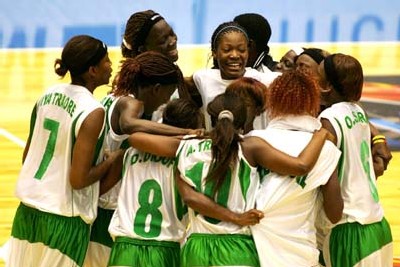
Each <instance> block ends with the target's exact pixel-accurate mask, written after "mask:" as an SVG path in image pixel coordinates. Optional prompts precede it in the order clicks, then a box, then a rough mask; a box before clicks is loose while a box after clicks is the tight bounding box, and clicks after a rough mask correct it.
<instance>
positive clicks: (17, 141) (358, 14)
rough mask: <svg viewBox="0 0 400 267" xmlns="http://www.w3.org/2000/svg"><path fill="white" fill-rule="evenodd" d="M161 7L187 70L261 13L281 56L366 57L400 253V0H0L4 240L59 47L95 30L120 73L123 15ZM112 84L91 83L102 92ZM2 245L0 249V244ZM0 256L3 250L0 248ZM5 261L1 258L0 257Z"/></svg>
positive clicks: (205, 63) (0, 225) (204, 63)
mask: <svg viewBox="0 0 400 267" xmlns="http://www.w3.org/2000/svg"><path fill="white" fill-rule="evenodd" d="M147 9H152V10H154V11H156V12H158V13H160V14H161V15H162V16H163V17H164V18H165V19H166V20H167V22H168V23H169V24H170V25H171V26H172V27H173V28H174V30H175V32H176V34H177V36H178V49H179V60H178V65H179V66H180V68H181V69H182V71H183V73H184V75H185V76H189V75H191V74H192V73H193V72H194V71H195V70H197V69H199V68H204V67H209V66H210V64H211V63H209V57H210V44H209V42H210V39H211V35H212V32H213V31H214V29H215V28H216V27H217V26H218V25H219V24H220V23H222V22H225V21H229V20H232V19H233V18H234V17H235V16H236V15H239V14H241V13H259V14H262V15H263V16H265V17H266V18H267V19H268V21H269V23H270V25H271V28H272V35H271V39H270V48H271V49H270V53H271V55H272V57H273V58H274V60H276V61H279V59H280V58H281V57H282V56H283V54H285V53H286V51H288V50H289V49H290V48H291V47H293V46H303V47H319V48H322V49H325V50H327V51H329V52H331V53H335V52H341V53H345V54H350V55H352V56H354V57H356V58H357V59H359V60H360V62H361V63H362V65H363V68H364V74H365V86H364V90H363V96H362V104H363V105H364V107H365V108H366V110H367V112H368V115H369V116H370V120H371V122H372V123H374V124H375V125H376V126H377V127H378V128H379V129H380V130H381V131H382V133H384V134H385V135H386V136H387V137H388V142H389V145H390V146H391V149H392V151H393V156H394V158H393V160H392V162H391V164H390V166H389V168H388V171H387V172H386V173H385V175H384V176H383V177H381V178H379V180H378V186H379V189H380V194H381V199H382V202H383V204H384V208H385V212H386V215H387V218H388V220H389V222H390V223H391V224H392V231H393V237H394V239H395V256H400V219H399V218H398V216H397V213H398V212H399V211H400V204H399V203H400V182H399V181H398V180H397V179H398V177H399V175H400V152H397V151H400V1H398V0H381V1H375V0H362V1H361V0H352V1H346V0H326V1H319V0H296V1H289V0H280V1H270V0H251V1H243V0H218V1H210V0H164V1H159V0H113V1H109V0H80V1H78V0H69V1H61V0H36V1H32V0H18V1H1V2H0V82H1V95H0V246H2V245H3V244H4V243H5V242H6V240H7V239H8V237H9V235H10V229H11V224H12V219H13V216H14V212H15V208H16V207H17V205H18V201H17V199H15V197H14V186H15V181H16V178H17V176H18V172H19V169H20V166H21V155H22V149H23V146H24V143H25V140H26V137H27V135H28V129H29V118H30V112H31V109H32V107H33V105H34V103H35V101H36V99H37V98H38V96H39V95H40V94H41V93H42V92H43V91H44V90H45V88H46V87H48V86H49V85H52V84H54V83H57V82H66V81H63V80H59V79H58V78H57V76H56V75H55V74H54V71H53V64H54V59H55V58H57V57H60V52H61V47H62V46H63V45H64V44H65V43H66V41H67V40H68V39H69V38H70V37H72V36H73V35H76V34H89V35H92V36H94V37H97V38H99V39H101V40H103V41H104V42H105V43H106V44H107V45H108V46H109V47H110V57H111V59H112V61H113V69H114V73H113V74H114V75H115V73H116V72H117V71H118V67H119V61H120V59H121V56H120V50H119V45H120V43H121V36H122V34H123V32H124V28H125V23H126V21H127V19H128V18H129V17H130V15H131V14H132V13H134V12H137V11H142V10H147ZM108 90H109V87H107V86H103V87H101V88H99V89H98V90H96V91H95V95H96V97H98V98H99V99H100V98H101V97H103V96H104V95H105V94H106V92H107V91H108ZM0 252H1V251H0ZM0 256H1V254H0ZM2 264H3V263H2V262H1V260H0V266H3V265H2Z"/></svg>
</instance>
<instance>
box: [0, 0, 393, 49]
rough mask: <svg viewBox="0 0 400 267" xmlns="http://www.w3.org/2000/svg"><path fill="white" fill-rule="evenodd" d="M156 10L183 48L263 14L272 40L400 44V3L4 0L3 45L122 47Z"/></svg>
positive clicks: (355, 0) (338, 0)
mask: <svg viewBox="0 0 400 267" xmlns="http://www.w3.org/2000/svg"><path fill="white" fill-rule="evenodd" d="M146 9H153V10H155V11H157V12H159V13H161V14H162V15H163V16H164V17H165V18H166V20H167V21H168V22H169V23H170V24H171V25H172V26H173V28H174V29H175V31H176V32H177V35H178V37H179V43H180V44H204V43H208V42H209V39H210V37H211V34H212V32H213V30H214V29H215V28H216V27H217V26H218V25H219V24H220V23H222V22H224V21H228V20H231V19H232V18H233V17H234V16H236V15H238V14H240V13H244V12H257V13H260V14H263V15H264V16H265V17H266V18H267V19H268V20H269V22H270V24H271V27H272V37H271V42H337V41H340V42H343V41H350V42H356V41H399V40H400V1H398V0H379V1H378V0H279V1H272V0H213V1H212V0H169V1H168V0H1V3H0V48H18V47H22V48H24V47H60V46H63V44H64V43H65V42H66V40H68V39H69V38H70V37H71V36H72V35H75V34H82V33H85V34H91V35H93V36H96V37H98V38H100V39H102V40H104V41H105V42H106V43H107V44H108V45H110V46H118V45H119V44H120V42H121V35H122V34H123V29H124V27H125V22H126V20H127V19H128V18H129V16H130V15H131V14H132V13H134V12H136V11H140V10H146Z"/></svg>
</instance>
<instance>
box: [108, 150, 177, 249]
mask: <svg viewBox="0 0 400 267" xmlns="http://www.w3.org/2000/svg"><path fill="white" fill-rule="evenodd" d="M174 163H175V159H174V158H166V157H160V156H155V155H152V154H149V153H145V152H141V151H138V150H137V149H134V148H132V147H131V148H129V149H127V151H126V152H125V156H124V165H123V173H122V183H121V189H120V193H119V196H118V204H117V208H116V210H115V212H114V215H113V217H112V219H111V222H110V226H109V228H108V230H109V232H110V234H111V236H113V238H115V237H118V236H124V237H130V238H134V239H142V240H157V241H172V242H180V241H181V240H182V238H183V235H184V231H185V225H184V224H183V223H182V220H181V219H182V217H183V213H184V209H183V205H182V201H181V199H180V197H179V194H178V191H177V188H176V186H175V179H174V176H173V167H174Z"/></svg>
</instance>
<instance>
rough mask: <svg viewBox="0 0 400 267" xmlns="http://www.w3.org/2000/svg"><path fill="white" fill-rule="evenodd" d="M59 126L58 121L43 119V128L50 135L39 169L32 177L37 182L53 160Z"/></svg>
mask: <svg viewBox="0 0 400 267" xmlns="http://www.w3.org/2000/svg"><path fill="white" fill-rule="evenodd" d="M59 126H60V123H59V122H58V121H55V120H51V119H49V118H45V119H44V123H43V128H45V129H46V130H49V131H50V134H49V139H48V140H47V145H46V149H45V151H44V154H43V157H42V160H41V161H40V165H39V169H38V170H37V171H36V173H35V176H34V177H35V178H36V179H38V180H40V179H42V177H43V175H44V173H45V172H46V170H47V168H48V167H49V164H50V161H51V159H52V158H53V155H54V148H55V146H56V141H57V135H58V128H59Z"/></svg>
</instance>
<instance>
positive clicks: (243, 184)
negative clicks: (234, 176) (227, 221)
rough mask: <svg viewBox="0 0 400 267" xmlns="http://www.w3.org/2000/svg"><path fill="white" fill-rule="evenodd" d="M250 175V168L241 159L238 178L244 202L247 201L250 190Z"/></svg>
mask: <svg viewBox="0 0 400 267" xmlns="http://www.w3.org/2000/svg"><path fill="white" fill-rule="evenodd" d="M250 174H251V169H250V166H249V165H248V164H247V163H246V162H245V161H244V160H243V159H241V160H240V166H239V174H238V177H239V182H240V188H241V189H242V196H243V199H244V201H247V191H248V190H249V187H250V183H251V181H250Z"/></svg>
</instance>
